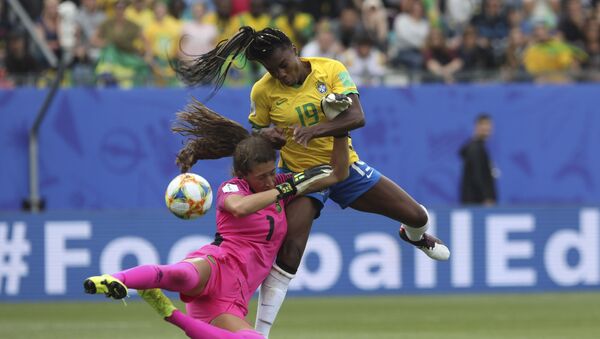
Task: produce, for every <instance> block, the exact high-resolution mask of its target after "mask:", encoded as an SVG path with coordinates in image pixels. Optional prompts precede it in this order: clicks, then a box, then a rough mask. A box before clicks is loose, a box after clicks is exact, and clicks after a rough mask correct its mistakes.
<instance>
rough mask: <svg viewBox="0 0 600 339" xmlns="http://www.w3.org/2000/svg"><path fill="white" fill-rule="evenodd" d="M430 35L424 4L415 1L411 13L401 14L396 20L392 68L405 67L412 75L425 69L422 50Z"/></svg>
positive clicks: (392, 44) (392, 48)
mask: <svg viewBox="0 0 600 339" xmlns="http://www.w3.org/2000/svg"><path fill="white" fill-rule="evenodd" d="M428 33H429V22H428V21H427V19H426V18H425V11H424V10H423V4H422V3H421V2H420V1H415V2H413V3H412V6H411V7H410V8H409V12H407V13H400V14H398V15H397V16H396V18H395V19H394V37H393V39H392V41H391V43H390V52H389V55H390V58H391V60H390V62H391V64H392V66H394V67H397V66H404V67H406V68H408V70H409V72H410V73H413V72H415V71H418V70H421V69H422V68H423V54H422V50H423V47H425V40H426V38H427V35H428Z"/></svg>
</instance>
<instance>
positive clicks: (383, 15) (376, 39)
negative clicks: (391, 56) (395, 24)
mask: <svg viewBox="0 0 600 339" xmlns="http://www.w3.org/2000/svg"><path fill="white" fill-rule="evenodd" d="M361 20H362V27H363V28H364V31H365V33H366V34H368V35H369V37H370V38H371V41H372V42H373V43H374V46H376V47H377V48H378V49H379V50H382V51H385V50H386V49H387V39H388V32H389V27H388V19H387V12H386V9H385V7H383V3H382V2H381V0H364V1H363V3H362V8H361Z"/></svg>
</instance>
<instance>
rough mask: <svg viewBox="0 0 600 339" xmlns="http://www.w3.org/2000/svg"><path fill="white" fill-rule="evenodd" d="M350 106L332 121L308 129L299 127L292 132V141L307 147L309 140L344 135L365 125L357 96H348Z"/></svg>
mask: <svg viewBox="0 0 600 339" xmlns="http://www.w3.org/2000/svg"><path fill="white" fill-rule="evenodd" d="M348 97H349V98H350V99H352V104H351V105H350V106H349V107H348V108H347V109H346V110H345V111H343V112H341V113H340V114H338V115H337V116H336V117H335V118H334V119H332V120H328V121H323V122H320V123H318V124H316V125H312V126H308V127H299V128H296V129H295V130H294V140H295V141H296V142H297V143H299V144H301V145H305V146H306V145H307V144H308V142H309V141H310V140H311V139H314V138H320V137H327V136H334V135H341V134H346V133H348V131H351V130H354V129H357V128H360V127H363V126H364V125H365V113H364V112H363V109H362V106H361V104H360V99H359V98H358V95H357V94H353V93H352V94H349V95H348Z"/></svg>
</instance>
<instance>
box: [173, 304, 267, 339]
mask: <svg viewBox="0 0 600 339" xmlns="http://www.w3.org/2000/svg"><path fill="white" fill-rule="evenodd" d="M166 320H167V321H168V322H170V323H172V324H173V325H175V326H177V327H179V328H181V329H182V330H183V331H185V334H187V335H188V337H190V338H192V339H205V338H221V339H259V338H260V339H262V338H264V337H263V336H262V335H261V334H260V333H258V332H256V331H254V330H253V329H252V328H251V327H250V325H249V324H248V323H247V322H246V321H244V320H243V319H240V318H238V317H236V316H234V315H231V314H222V315H220V316H218V317H217V318H215V319H214V320H213V321H212V325H211V324H208V323H205V322H204V321H201V320H198V319H194V318H192V317H190V316H188V315H185V314H183V313H182V312H180V311H179V310H176V311H174V312H173V315H172V316H170V317H168V318H166Z"/></svg>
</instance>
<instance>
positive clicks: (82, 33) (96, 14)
mask: <svg viewBox="0 0 600 339" xmlns="http://www.w3.org/2000/svg"><path fill="white" fill-rule="evenodd" d="M75 20H76V21H77V24H78V28H79V29H78V34H79V45H80V46H82V47H83V48H84V50H85V54H86V55H87V56H88V57H89V58H90V60H91V61H93V62H95V61H96V60H98V56H99V55H100V50H99V49H98V48H95V47H93V46H92V38H93V37H94V34H96V31H97V30H98V27H100V25H101V24H102V22H104V20H106V15H105V14H104V12H102V11H100V10H99V9H98V4H97V0H82V1H81V8H80V9H79V12H78V13H77V17H76V19H75Z"/></svg>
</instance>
